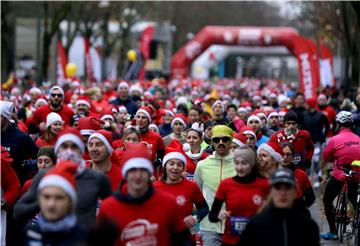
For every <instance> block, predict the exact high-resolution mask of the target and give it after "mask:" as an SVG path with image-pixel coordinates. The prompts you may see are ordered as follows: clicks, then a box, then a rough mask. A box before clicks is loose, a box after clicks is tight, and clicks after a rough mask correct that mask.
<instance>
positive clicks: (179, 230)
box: [98, 144, 188, 246]
mask: <svg viewBox="0 0 360 246" xmlns="http://www.w3.org/2000/svg"><path fill="white" fill-rule="evenodd" d="M124 160H125V164H124V167H123V169H122V175H123V177H124V178H125V179H126V182H125V183H123V185H122V186H121V187H120V189H119V192H117V193H115V194H114V195H113V196H111V197H109V198H107V199H105V200H104V201H103V203H102V206H101V208H100V213H99V216H98V221H99V222H100V223H102V222H105V221H106V220H111V221H113V222H114V223H115V224H116V227H117V231H118V234H117V240H116V243H115V245H158V246H168V245H170V237H171V239H172V242H173V243H172V244H171V245H177V244H182V243H183V242H186V241H187V238H186V236H187V233H188V230H187V229H186V226H185V224H184V221H183V218H182V217H181V213H180V211H179V207H178V205H177V204H176V202H175V201H174V198H173V196H169V195H167V194H165V193H164V192H160V191H158V190H156V189H154V188H153V186H152V185H151V182H150V178H151V176H152V175H153V171H154V168H153V165H152V163H151V161H150V156H149V154H148V153H147V151H146V148H145V146H144V145H140V144H137V145H135V144H134V145H133V146H132V148H131V149H129V150H128V151H126V152H125V155H124Z"/></svg>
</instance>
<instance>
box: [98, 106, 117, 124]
mask: <svg viewBox="0 0 360 246" xmlns="http://www.w3.org/2000/svg"><path fill="white" fill-rule="evenodd" d="M114 108H115V109H116V107H114ZM112 109H113V107H105V108H104V109H103V110H102V112H101V117H100V119H101V120H106V119H110V120H112V121H114V116H113V110H112Z"/></svg>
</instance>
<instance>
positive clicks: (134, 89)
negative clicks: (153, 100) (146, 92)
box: [130, 84, 143, 94]
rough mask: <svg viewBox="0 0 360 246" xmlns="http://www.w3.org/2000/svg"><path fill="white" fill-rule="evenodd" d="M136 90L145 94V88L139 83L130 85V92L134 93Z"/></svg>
mask: <svg viewBox="0 0 360 246" xmlns="http://www.w3.org/2000/svg"><path fill="white" fill-rule="evenodd" d="M135 91H137V92H139V93H140V94H143V89H142V88H141V86H140V85H139V84H135V85H132V86H131V87H130V94H132V93H133V92H135Z"/></svg>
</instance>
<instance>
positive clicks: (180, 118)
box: [171, 114, 186, 128]
mask: <svg viewBox="0 0 360 246" xmlns="http://www.w3.org/2000/svg"><path fill="white" fill-rule="evenodd" d="M177 121H179V122H180V123H181V124H182V125H183V126H184V127H186V118H185V116H184V115H183V114H176V115H174V119H173V120H172V121H171V128H172V127H173V126H174V124H175V122H177Z"/></svg>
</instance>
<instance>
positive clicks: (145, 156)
mask: <svg viewBox="0 0 360 246" xmlns="http://www.w3.org/2000/svg"><path fill="white" fill-rule="evenodd" d="M150 158H151V157H150V154H149V152H148V150H147V147H146V146H145V145H144V144H140V143H128V147H127V149H126V151H125V153H124V156H123V160H124V166H123V168H122V172H121V174H122V176H123V177H124V178H126V174H127V172H128V171H129V170H131V169H133V168H143V169H146V170H147V171H148V172H149V173H150V175H152V174H153V173H154V167H153V164H152V162H151V161H150Z"/></svg>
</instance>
